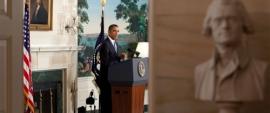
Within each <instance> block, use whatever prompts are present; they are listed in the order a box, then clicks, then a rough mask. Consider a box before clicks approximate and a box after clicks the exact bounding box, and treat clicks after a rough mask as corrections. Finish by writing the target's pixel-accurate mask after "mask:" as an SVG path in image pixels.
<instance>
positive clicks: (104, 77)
mask: <svg viewBox="0 0 270 113" xmlns="http://www.w3.org/2000/svg"><path fill="white" fill-rule="evenodd" d="M116 45H117V44H116ZM118 48H119V47H118V45H117V50H119V49H118ZM100 60H101V67H100V72H101V76H100V79H101V86H100V98H99V99H100V105H101V106H100V107H101V113H111V110H112V108H111V107H112V98H111V85H110V83H109V81H108V68H109V66H110V65H111V64H113V63H117V62H120V57H119V55H118V53H117V52H116V51H115V49H114V46H113V44H112V42H111V41H110V39H109V37H107V38H106V39H105V40H104V41H103V43H102V45H101V50H100Z"/></svg>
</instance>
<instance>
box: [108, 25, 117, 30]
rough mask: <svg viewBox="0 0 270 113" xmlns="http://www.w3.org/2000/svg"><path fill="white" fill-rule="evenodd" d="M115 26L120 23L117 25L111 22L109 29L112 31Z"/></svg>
mask: <svg viewBox="0 0 270 113" xmlns="http://www.w3.org/2000/svg"><path fill="white" fill-rule="evenodd" d="M114 27H118V25H116V24H111V25H110V26H109V29H108V30H109V31H111V30H112V28H114Z"/></svg>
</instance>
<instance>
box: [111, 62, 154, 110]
mask: <svg viewBox="0 0 270 113" xmlns="http://www.w3.org/2000/svg"><path fill="white" fill-rule="evenodd" d="M148 73H149V72H148V59H147V58H134V59H131V60H127V61H123V62H120V63H116V64H113V65H111V66H110V68H109V82H110V83H111V85H112V113H143V112H144V90H145V86H146V84H147V81H148Z"/></svg>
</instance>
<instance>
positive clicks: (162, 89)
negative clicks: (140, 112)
mask: <svg viewBox="0 0 270 113" xmlns="http://www.w3.org/2000/svg"><path fill="white" fill-rule="evenodd" d="M151 2H152V3H153V4H152V6H153V7H152V8H153V10H152V12H151V13H152V18H151V19H152V21H151V20H150V24H152V25H151V27H150V29H151V32H150V33H152V34H150V37H151V39H150V58H151V59H150V68H151V69H150V70H151V76H152V77H151V81H150V83H151V88H152V89H151V94H150V98H151V102H150V107H151V108H150V110H151V113H217V108H216V106H215V105H214V104H213V103H211V102H201V101H198V100H195V99H194V74H193V72H194V67H195V66H196V65H197V64H199V63H202V62H203V61H205V60H207V59H208V58H209V57H210V55H211V53H212V50H213V44H212V41H211V40H210V39H206V38H205V37H204V36H203V35H202V34H201V32H202V23H203V18H204V16H205V13H206V9H207V7H208V5H209V3H210V2H211V0H152V1H151ZM243 2H244V4H245V6H246V8H247V10H248V12H249V15H250V16H251V19H252V20H253V23H254V27H255V31H256V33H255V35H254V36H251V37H250V50H251V53H252V55H253V56H254V57H256V58H258V59H261V60H264V61H267V62H268V63H270V52H269V50H270V38H269V37H270V29H269V28H270V22H269V20H270V1H269V0H243ZM268 76H270V73H268ZM267 81H270V79H269V78H268V79H267ZM268 86H269V85H268ZM267 92H268V93H267V97H266V100H267V101H265V102H261V103H250V104H249V105H245V107H244V108H243V109H242V112H245V113H269V111H270V108H269V107H266V106H270V100H269V98H270V96H269V90H268V91H267ZM251 106H253V107H251Z"/></svg>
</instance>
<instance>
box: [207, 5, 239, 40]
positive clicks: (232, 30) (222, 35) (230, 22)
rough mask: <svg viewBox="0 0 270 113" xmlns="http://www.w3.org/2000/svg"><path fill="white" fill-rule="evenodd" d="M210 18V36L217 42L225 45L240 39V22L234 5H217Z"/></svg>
mask: <svg viewBox="0 0 270 113" xmlns="http://www.w3.org/2000/svg"><path fill="white" fill-rule="evenodd" d="M211 19H212V20H211V22H210V26H211V29H212V37H213V39H214V41H215V42H216V43H217V44H226V45H227V44H235V43H239V42H240V41H241V35H242V33H243V31H242V22H241V19H240V16H239V14H238V13H237V11H236V9H235V8H234V7H231V6H220V7H218V8H217V10H215V12H214V13H213V15H212V18H211Z"/></svg>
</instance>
